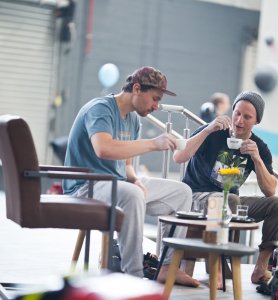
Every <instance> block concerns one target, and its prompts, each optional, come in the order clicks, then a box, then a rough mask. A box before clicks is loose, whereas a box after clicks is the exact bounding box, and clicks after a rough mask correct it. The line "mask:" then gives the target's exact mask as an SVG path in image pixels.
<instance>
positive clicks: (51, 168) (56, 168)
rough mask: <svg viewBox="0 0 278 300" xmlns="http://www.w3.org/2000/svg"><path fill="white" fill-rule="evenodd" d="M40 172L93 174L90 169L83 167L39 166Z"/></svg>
mask: <svg viewBox="0 0 278 300" xmlns="http://www.w3.org/2000/svg"><path fill="white" fill-rule="evenodd" d="M39 168H40V171H70V172H88V173H89V172H93V170H92V169H90V168H85V167H68V166H53V165H40V166H39Z"/></svg>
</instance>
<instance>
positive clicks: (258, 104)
mask: <svg viewBox="0 0 278 300" xmlns="http://www.w3.org/2000/svg"><path fill="white" fill-rule="evenodd" d="M241 100H245V101H248V102H250V103H251V104H253V106H254V107H255V109H256V112H257V122H258V123H260V122H261V120H262V117H263V114H264V106H265V102H264V100H263V98H262V96H261V95H260V94H258V93H256V92H252V91H244V92H242V93H240V94H239V95H238V96H237V97H236V99H235V101H234V103H233V106H232V108H233V110H234V109H235V106H236V104H237V103H238V102H239V101H241Z"/></svg>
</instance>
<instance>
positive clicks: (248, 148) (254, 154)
mask: <svg viewBox="0 0 278 300" xmlns="http://www.w3.org/2000/svg"><path fill="white" fill-rule="evenodd" d="M240 153H241V154H249V155H250V156H251V159H252V160H253V161H254V162H255V161H256V160H259V159H261V157H260V154H259V150H258V147H257V144H256V143H255V142H254V141H252V140H245V141H243V142H242V144H241V147H240Z"/></svg>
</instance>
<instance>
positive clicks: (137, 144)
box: [91, 132, 176, 160]
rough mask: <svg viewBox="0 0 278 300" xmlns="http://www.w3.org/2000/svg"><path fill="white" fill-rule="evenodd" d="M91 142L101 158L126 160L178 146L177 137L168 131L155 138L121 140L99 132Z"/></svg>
mask: <svg viewBox="0 0 278 300" xmlns="http://www.w3.org/2000/svg"><path fill="white" fill-rule="evenodd" d="M91 143H92V145H93V147H94V150H95V153H96V155H97V156H98V157H99V158H102V159H111V160H123V159H124V160H126V159H129V158H132V157H134V156H137V155H141V154H144V153H147V152H151V151H161V150H168V149H171V150H172V151H173V150H174V149H175V148H176V139H175V138H174V137H173V136H171V135H170V134H167V133H164V134H162V135H160V136H158V137H156V138H153V139H142V140H134V141H120V140H114V139H113V138H112V136H111V135H110V134H109V133H105V132H99V133H96V134H94V135H93V136H92V137H91Z"/></svg>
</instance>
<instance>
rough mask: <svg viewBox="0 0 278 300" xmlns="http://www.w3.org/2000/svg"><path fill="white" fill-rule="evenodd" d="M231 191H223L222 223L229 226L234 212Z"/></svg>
mask: <svg viewBox="0 0 278 300" xmlns="http://www.w3.org/2000/svg"><path fill="white" fill-rule="evenodd" d="M228 198H229V191H223V208H222V225H223V226H228V224H229V223H230V221H231V219H232V217H233V214H232V211H231V209H230V206H229V201H228Z"/></svg>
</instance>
